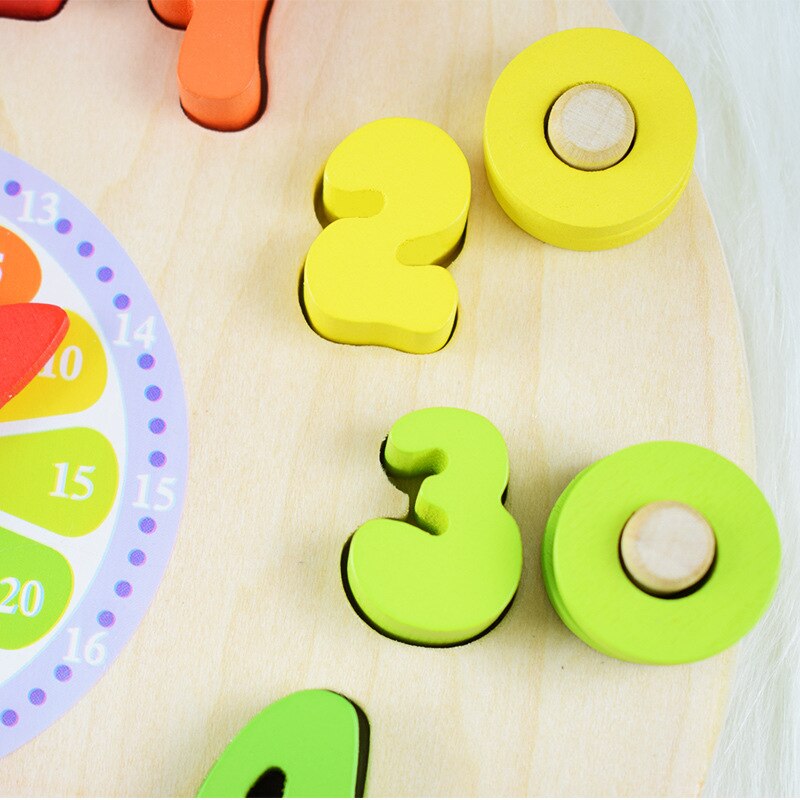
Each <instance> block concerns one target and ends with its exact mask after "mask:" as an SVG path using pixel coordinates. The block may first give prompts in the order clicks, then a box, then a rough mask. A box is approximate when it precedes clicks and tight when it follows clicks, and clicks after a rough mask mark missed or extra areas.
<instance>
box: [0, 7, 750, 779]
mask: <svg viewBox="0 0 800 800" xmlns="http://www.w3.org/2000/svg"><path fill="white" fill-rule="evenodd" d="M618 24H619V23H618V22H617V20H616V19H615V17H614V16H613V15H612V14H611V12H610V11H609V10H608V8H607V6H606V5H605V4H604V3H602V2H599V1H598V2H593V1H592V0H586V2H564V3H554V2H541V3H535V4H534V3H523V2H520V3H513V2H498V3H490V2H478V1H477V0H476V1H475V2H470V3H463V2H459V1H458V0H454V1H453V2H444V1H443V0H435V2H426V3H419V2H406V3H402V2H381V3H363V2H318V1H316V0H309V1H308V2H305V1H301V0H293V1H292V2H288V0H276V2H275V6H274V9H273V11H272V17H271V20H270V25H269V34H268V42H267V48H268V71H269V76H270V95H269V107H268V110H267V113H266V116H265V117H264V118H263V119H262V120H261V121H260V122H259V123H258V124H256V125H255V126H253V127H251V128H250V129H248V130H246V131H244V132H242V133H235V134H220V133H215V132H212V131H208V130H204V129H201V128H200V127H198V126H196V125H194V124H192V123H191V122H190V121H189V120H187V119H186V117H185V116H184V115H183V113H182V112H181V110H180V108H179V106H178V102H177V88H176V81H175V66H176V61H177V55H178V48H179V44H180V39H181V35H182V34H181V33H180V32H178V31H175V30H170V29H168V28H166V27H165V26H163V25H161V24H160V23H159V22H158V21H157V20H156V19H155V17H154V16H153V15H152V13H151V12H150V10H149V8H148V6H147V4H146V3H144V2H124V3H121V2H117V3H114V2H100V1H99V0H69V2H68V3H67V5H66V7H65V8H64V10H63V11H62V12H61V13H60V14H59V15H58V16H57V17H56V18H54V19H53V20H51V21H49V22H45V23H39V24H36V23H24V22H14V21H8V20H3V21H0V146H2V147H3V148H5V149H7V150H9V151H11V152H13V153H15V154H16V155H18V156H20V157H21V158H23V159H25V160H27V161H29V162H30V163H32V164H33V165H35V166H36V167H38V168H39V169H41V170H43V171H44V172H46V173H48V174H49V175H51V176H52V177H53V178H54V179H55V180H57V181H59V182H60V183H61V184H63V185H64V186H66V187H67V188H69V189H70V190H72V191H73V192H74V193H75V194H76V195H77V196H78V197H79V198H80V199H81V200H82V201H83V202H84V203H85V204H86V205H87V206H89V207H90V208H91V209H93V210H94V211H95V212H96V213H97V215H98V216H99V217H100V218H101V219H102V220H103V221H104V222H105V224H106V225H107V226H108V227H109V228H110V229H111V230H112V231H113V232H114V233H115V234H116V236H117V237H118V238H119V240H120V241H121V242H122V244H123V245H124V246H125V247H126V248H127V250H128V252H129V253H130V255H131V256H132V258H133V260H134V261H135V263H137V264H138V266H139V268H140V269H141V271H142V273H143V274H144V276H145V278H146V279H147V280H148V282H149V284H150V286H151V287H152V289H153V291H154V292H155V294H156V297H157V298H158V300H159V302H160V304H161V307H162V310H163V313H164V316H165V318H166V320H167V322H168V324H169V325H170V328H171V332H172V335H173V338H174V341H175V345H176V348H177V351H178V355H179V358H180V360H181V364H182V369H183V375H184V380H185V385H186V392H187V396H188V403H189V411H190V426H191V448H192V453H191V470H190V479H189V493H188V497H187V503H186V510H185V515H184V519H183V524H182V531H181V534H180V536H179V539H178V542H177V546H176V548H175V552H174V555H173V558H172V562H171V565H170V568H169V570H168V572H167V574H166V577H165V579H164V582H163V584H162V586H161V588H160V590H159V592H158V594H157V596H156V601H155V603H154V605H153V606H152V608H151V610H150V612H149V614H148V615H147V617H146V619H145V621H144V623H143V625H142V626H141V627H140V629H139V630H138V632H137V633H136V635H135V636H134V637H133V639H132V641H131V642H130V643H129V645H128V646H127V648H126V650H125V651H124V653H123V655H122V656H121V657H120V658H119V659H118V661H117V662H116V663H114V664H113V666H112V667H111V668H110V670H109V673H108V675H107V676H106V677H105V678H103V680H102V681H101V682H100V683H99V684H98V685H97V686H96V687H95V689H94V690H92V691H91V692H90V693H89V694H88V695H87V696H86V697H85V698H84V699H83V700H82V701H81V702H80V703H79V704H78V705H77V706H76V707H75V708H73V710H72V711H70V712H69V713H68V714H67V715H66V716H64V717H63V718H62V719H61V720H60V721H59V722H58V723H57V724H55V725H54V726H52V727H51V728H50V729H49V730H47V731H46V732H45V733H44V734H43V735H41V736H39V737H38V738H37V739H35V740H34V741H33V742H31V743H30V744H28V745H26V746H25V747H23V748H22V749H21V750H19V751H17V752H16V753H14V754H13V755H11V756H9V757H7V758H5V759H3V760H2V761H0V785H2V786H3V789H4V791H5V792H8V793H11V794H38V795H48V794H59V795H60V794H64V793H67V794H108V795H117V794H136V795H148V794H156V795H164V794H167V795H169V794H183V795H185V794H193V793H194V792H195V791H196V790H197V788H198V786H199V785H200V783H201V781H202V778H203V776H204V775H205V773H206V772H207V770H208V769H209V768H210V766H211V764H212V763H213V761H214V760H215V758H216V757H217V755H218V754H219V753H220V752H221V750H222V749H223V748H224V746H225V745H226V743H227V742H228V741H229V740H230V738H231V737H232V736H233V735H234V734H235V733H236V731H237V730H238V729H239V728H241V726H242V725H244V723H245V722H246V721H247V720H248V719H250V717H252V716H253V715H254V714H255V713H256V712H258V711H259V710H260V709H261V708H263V707H264V706H265V705H266V704H267V703H269V702H271V701H273V700H275V699H277V698H279V697H280V696H282V695H284V694H287V693H289V692H292V691H294V690H297V689H301V688H306V687H325V688H330V689H335V690H337V691H340V692H342V693H344V694H346V695H347V696H348V697H350V698H351V699H353V700H354V701H355V702H357V703H358V704H359V705H360V706H361V707H362V708H363V709H364V711H365V712H366V714H367V716H368V717H369V720H370V723H371V751H370V760H369V772H368V776H367V785H366V791H367V794H369V795H453V794H455V795H475V794H491V795H519V794H573V793H578V794H645V795H661V794H685V793H690V794H694V793H697V792H699V791H700V788H701V785H702V782H703V778H704V775H705V773H706V769H707V767H708V764H709V761H710V758H711V754H712V751H713V747H714V744H715V740H716V737H717V733H718V731H719V727H720V724H721V721H722V719H723V716H724V711H725V705H726V699H727V693H728V684H729V678H730V674H731V668H732V663H733V654H732V653H731V652H728V653H725V654H723V655H721V656H719V657H716V658H713V659H710V660H708V661H706V662H703V663H700V664H696V665H693V666H684V667H667V668H657V667H642V666H636V665H631V664H626V663H621V662H617V661H614V660H612V659H609V658H607V657H604V656H602V655H600V654H598V653H596V652H594V651H593V650H591V649H589V648H588V647H587V646H586V645H584V644H583V643H582V642H581V641H580V640H578V639H577V638H576V637H574V636H573V635H572V634H571V633H570V632H569V631H568V630H567V629H566V628H565V627H564V626H563V625H562V624H561V622H560V621H559V619H558V617H557V616H556V614H555V613H554V611H553V610H552V609H551V607H550V605H549V603H548V601H547V598H546V596H545V592H544V588H543V585H542V579H541V574H540V567H539V542H540V538H541V535H542V531H543V528H544V524H545V521H546V518H547V515H548V513H549V511H550V508H551V507H552V504H553V503H554V501H555V499H556V498H557V496H558V494H559V493H560V491H561V490H562V489H563V488H564V486H565V485H566V484H567V482H568V481H569V480H570V478H571V477H573V476H574V475H575V474H576V473H577V472H578V471H579V470H580V469H581V468H583V467H584V466H585V465H587V464H588V463H590V462H591V461H593V460H595V459H597V458H599V457H602V456H604V455H606V454H608V453H610V452H612V451H614V450H616V449H618V448H620V447H623V446H626V445H629V444H633V443H635V442H639V441H643V440H648V439H658V438H680V439H684V440H687V441H690V442H696V443H699V444H703V445H706V446H709V447H711V448H714V449H716V450H718V451H719V452H720V453H722V454H723V455H725V456H727V457H728V458H731V459H732V460H734V461H735V462H737V463H738V464H740V465H741V466H743V467H744V468H745V469H747V470H748V471H750V472H751V473H752V470H753V464H754V462H753V458H754V448H753V432H752V421H751V408H750V395H749V388H748V380H747V372H746V366H745V361H744V353H743V348H742V343H741V337H740V329H739V322H738V318H737V311H736V308H735V305H734V300H733V296H732V292H731V286H730V281H729V277H728V273H727V271H726V267H725V264H724V260H723V255H722V252H721V249H720V246H719V242H718V239H717V235H716V232H715V229H714V224H713V222H712V219H711V216H710V214H709V211H708V208H707V205H706V202H705V199H704V197H703V193H702V190H701V188H700V185H699V183H698V182H697V179H696V178H692V180H691V182H690V184H689V187H688V189H687V191H686V193H685V195H684V197H683V198H682V199H681V201H680V202H679V204H678V206H677V208H676V211H675V213H674V214H673V215H672V216H671V217H670V218H669V219H668V220H667V221H666V223H665V224H664V225H663V226H661V227H660V228H658V229H657V230H656V231H655V232H653V233H651V234H650V235H648V236H647V237H646V238H644V239H643V240H640V241H639V242H637V243H635V244H632V245H629V246H626V247H624V248H621V249H618V250H611V251H606V252H599V253H575V252H568V251H564V250H558V249H555V248H552V247H549V246H546V245H543V244H541V243H539V242H537V241H535V240H534V239H532V238H530V237H529V236H527V235H526V234H524V233H522V232H521V231H520V230H519V229H518V228H517V227H516V226H515V225H514V224H513V223H512V222H511V221H510V220H509V219H508V218H507V217H506V216H505V214H504V213H503V212H502V210H501V209H500V208H499V206H498V205H497V203H496V202H495V200H494V198H493V196H492V194H491V192H490V190H489V188H488V185H487V182H486V176H485V173H484V169H483V160H482V149H481V134H482V126H483V115H484V111H485V106H486V101H487V98H488V95H489V91H490V89H491V86H492V84H493V82H494V81H495V79H496V78H497V76H498V75H499V73H500V71H501V70H502V68H503V67H504V66H505V65H506V63H507V62H508V61H509V60H510V59H511V58H512V57H513V56H514V55H516V54H517V53H518V52H519V51H521V50H522V49H523V48H524V47H526V46H527V45H529V44H530V43H532V42H533V41H535V40H536V39H538V38H540V37H542V36H544V35H546V34H548V33H550V32H552V31H555V30H558V29H562V28H568V27H574V26H579V25H580V26H583V25H606V26H618ZM390 115H407V116H414V117H419V118H422V119H425V120H429V121H431V122H434V123H436V124H438V125H440V126H442V127H443V128H444V129H445V130H446V131H447V132H448V133H450V135H452V136H453V137H454V138H455V140H456V142H457V143H458V144H459V145H460V146H461V147H462V149H463V150H464V152H465V153H466V155H467V157H468V159H469V163H470V167H471V170H472V179H473V191H474V197H473V202H472V207H471V212H470V221H469V225H468V231H467V239H466V244H465V247H464V250H463V252H462V253H461V255H460V256H459V258H458V259H457V260H456V261H455V263H454V264H453V265H452V266H451V267H450V269H451V270H452V273H453V275H454V277H455V279H456V282H457V284H458V288H459V293H460V308H461V311H460V314H459V320H458V324H457V329H456V332H455V335H454V337H453V339H452V341H451V342H450V343H449V344H448V345H447V346H446V347H445V348H444V350H442V351H441V352H439V353H437V354H434V355H429V356H410V355H408V354H404V353H399V352H394V351H391V350H385V349H380V348H353V347H346V346H339V345H335V344H332V343H330V342H327V341H325V340H323V339H321V338H319V337H318V336H317V335H315V334H314V333H313V332H312V331H311V330H310V329H309V328H308V326H307V325H306V322H305V320H304V318H303V315H302V313H301V310H300V306H299V304H298V280H299V274H300V269H301V266H302V263H303V258H304V255H305V252H306V250H307V249H308V247H309V246H310V244H311V242H312V241H313V239H314V237H315V236H316V235H317V233H318V231H319V224H318V222H317V219H316V217H315V215H314V208H313V195H314V189H315V184H316V181H317V180H318V177H319V175H320V172H321V168H322V166H323V164H324V161H325V159H326V158H327V156H328V155H329V153H330V152H331V151H332V150H333V148H334V147H335V146H336V144H337V143H338V142H340V141H341V140H342V139H343V138H344V137H345V136H346V135H347V134H348V133H349V132H351V131H352V130H354V129H355V128H356V127H358V126H359V125H361V124H363V123H365V122H367V121H369V120H372V119H376V118H379V117H382V116H390ZM429 405H454V406H461V407H464V408H468V409H471V410H473V411H477V412H479V413H481V414H484V415H486V416H487V417H488V418H489V419H490V420H492V421H493V422H494V423H495V425H496V426H497V427H498V428H499V429H500V431H501V432H502V433H503V435H504V437H505V439H506V442H507V444H508V448H509V453H510V459H511V482H510V487H509V493H508V503H507V507H508V508H509V510H510V511H511V513H512V514H513V515H514V516H515V518H516V519H517V521H518V523H519V525H520V528H521V531H522V535H523V539H524V546H525V566H524V574H523V579H522V584H521V588H520V591H519V593H518V595H517V597H516V600H515V602H514V604H513V606H512V608H511V610H510V612H509V613H508V615H507V616H506V617H505V619H504V620H503V621H502V622H501V624H500V625H499V626H498V627H497V628H496V629H495V630H494V631H492V632H491V633H490V634H489V635H488V636H486V637H484V638H482V639H480V640H478V641H476V642H474V643H472V644H469V645H467V646H464V647H459V648H454V649H425V648H419V647H412V646H409V645H406V644H401V643H398V642H395V641H391V640H389V639H387V638H384V637H382V636H380V635H379V634H377V633H376V632H375V631H373V630H372V629H371V628H369V627H367V626H366V625H365V624H364V622H362V620H361V619H359V617H358V616H356V614H355V613H354V612H353V610H352V608H351V607H350V605H349V603H348V601H347V600H346V598H345V595H344V592H343V591H342V584H341V575H340V563H339V561H340V555H341V549H342V546H343V544H344V542H345V540H346V539H347V537H348V536H349V535H350V533H352V531H353V530H355V528H356V527H357V526H358V525H359V524H361V523H362V522H364V521H365V520H367V519H370V518H372V517H374V516H401V515H402V514H403V513H404V512H405V510H406V503H407V499H406V497H405V496H404V495H403V494H401V493H400V492H399V491H398V490H396V489H395V488H394V487H393V486H392V485H391V484H390V483H389V482H388V481H387V479H386V477H385V475H384V473H383V471H382V469H381V466H380V463H379V449H380V445H381V441H382V440H383V438H384V437H385V435H386V433H387V432H388V430H389V428H390V426H391V424H392V423H393V422H394V421H395V420H396V419H397V418H398V417H400V416H401V415H402V414H404V413H406V412H408V411H410V410H412V409H414V408H419V407H425V406H429Z"/></svg>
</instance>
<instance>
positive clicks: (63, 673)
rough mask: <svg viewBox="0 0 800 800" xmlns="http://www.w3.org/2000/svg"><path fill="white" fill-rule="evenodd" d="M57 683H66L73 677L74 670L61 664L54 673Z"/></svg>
mask: <svg viewBox="0 0 800 800" xmlns="http://www.w3.org/2000/svg"><path fill="white" fill-rule="evenodd" d="M53 675H55V676H56V680H57V681H61V683H64V682H65V681H68V680H69V679H70V678H71V677H72V670H71V669H70V668H69V667H68V666H67V665H66V664H59V665H58V666H57V667H56V668H55V670H54V671H53Z"/></svg>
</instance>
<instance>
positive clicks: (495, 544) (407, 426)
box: [347, 408, 522, 645]
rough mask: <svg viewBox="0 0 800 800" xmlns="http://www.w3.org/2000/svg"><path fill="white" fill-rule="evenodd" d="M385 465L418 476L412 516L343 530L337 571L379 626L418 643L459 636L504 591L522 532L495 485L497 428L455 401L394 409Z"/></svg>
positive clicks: (501, 475) (481, 626)
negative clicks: (346, 535) (346, 543)
mask: <svg viewBox="0 0 800 800" xmlns="http://www.w3.org/2000/svg"><path fill="white" fill-rule="evenodd" d="M385 461H386V466H387V469H388V471H389V472H390V474H395V475H398V476H406V477H410V476H417V477H421V476H427V477H424V480H423V481H422V484H421V486H420V490H419V494H418V495H417V499H416V503H415V507H414V512H415V518H416V521H417V525H412V524H409V523H408V522H402V521H400V520H395V519H373V520H370V521H369V522H367V523H365V524H364V525H362V526H361V527H360V528H359V529H358V530H357V531H356V532H355V534H353V537H352V539H351V541H350V548H349V553H348V557H347V581H348V584H349V587H350V591H351V593H352V596H353V599H354V601H355V602H356V604H357V605H358V607H359V608H360V610H361V612H362V613H363V614H364V615H365V616H366V617H367V618H368V619H369V620H370V621H371V622H372V624H373V625H374V626H375V627H377V628H378V629H379V630H381V631H383V632H385V633H386V634H387V635H389V636H392V637H394V638H397V639H401V640H403V641H407V642H412V643H415V644H425V645H452V644H458V643H460V642H465V641H467V640H469V639H472V638H474V637H475V636H478V635H479V634H481V633H483V632H484V631H485V630H486V629H487V628H489V627H491V625H492V623H494V622H495V621H496V620H497V619H498V617H499V616H500V615H501V614H502V613H503V611H504V610H505V609H506V607H507V606H508V605H509V603H510V602H511V600H512V599H513V597H514V593H515V592H516V591H517V586H518V585H519V579H520V575H521V573H522V542H521V540H520V534H519V528H518V527H517V523H516V522H515V521H514V518H513V517H512V516H511V514H509V513H508V511H506V510H505V508H504V507H503V504H502V500H501V498H502V495H503V492H504V491H505V488H506V486H507V484H508V452H507V450H506V445H505V442H504V441H503V437H502V436H501V435H500V432H499V431H498V430H497V428H495V427H494V425H492V423H491V422H489V421H488V420H487V419H485V418H484V417H482V416H480V415H479V414H474V413H472V412H470V411H464V410H462V409H457V408H426V409H422V410H419V411H413V412H411V413H410V414H407V415H406V416H404V417H402V418H401V419H399V420H398V421H397V422H396V423H395V424H394V425H393V426H392V429H391V431H390V433H389V437H388V439H387V442H386V450H385Z"/></svg>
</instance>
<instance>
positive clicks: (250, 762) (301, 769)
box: [197, 689, 369, 797]
mask: <svg viewBox="0 0 800 800" xmlns="http://www.w3.org/2000/svg"><path fill="white" fill-rule="evenodd" d="M368 748H369V726H368V723H367V721H366V717H365V716H364V715H363V714H362V713H361V712H360V711H359V710H358V709H357V708H356V706H354V705H353V704H352V703H351V702H350V701H349V700H348V699H347V698H345V697H342V695H339V694H336V693H335V692H329V691H327V690H324V689H308V690H306V691H302V692H295V693H294V694H290V695H288V696H287V697H284V698H282V699H281V700H278V701H276V702H275V703H272V705H269V706H267V707H266V708H265V709H264V710H263V711H262V712H261V713H260V714H258V715H257V716H255V717H253V719H252V720H250V722H248V723H247V725H245V727H244V728H242V730H241V731H239V733H238V734H237V735H236V737H235V738H234V739H233V741H232V742H231V743H230V744H229V745H228V746H227V747H226V748H225V751H224V752H223V753H222V755H221V756H220V757H219V759H218V760H217V762H216V763H215V764H214V766H213V767H212V768H211V771H210V772H209V773H208V776H207V777H206V779H205V781H204V782H203V785H202V786H201V787H200V791H199V792H198V794H197V796H198V797H360V796H362V795H363V789H364V780H365V778H366V768H367V751H368Z"/></svg>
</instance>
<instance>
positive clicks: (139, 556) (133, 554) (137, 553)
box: [128, 550, 147, 567]
mask: <svg viewBox="0 0 800 800" xmlns="http://www.w3.org/2000/svg"><path fill="white" fill-rule="evenodd" d="M128 561H130V563H131V564H133V566H134V567H141V566H142V564H144V562H145V561H147V556H146V555H145V554H144V553H143V552H142V551H141V550H131V551H130V553H128Z"/></svg>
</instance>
